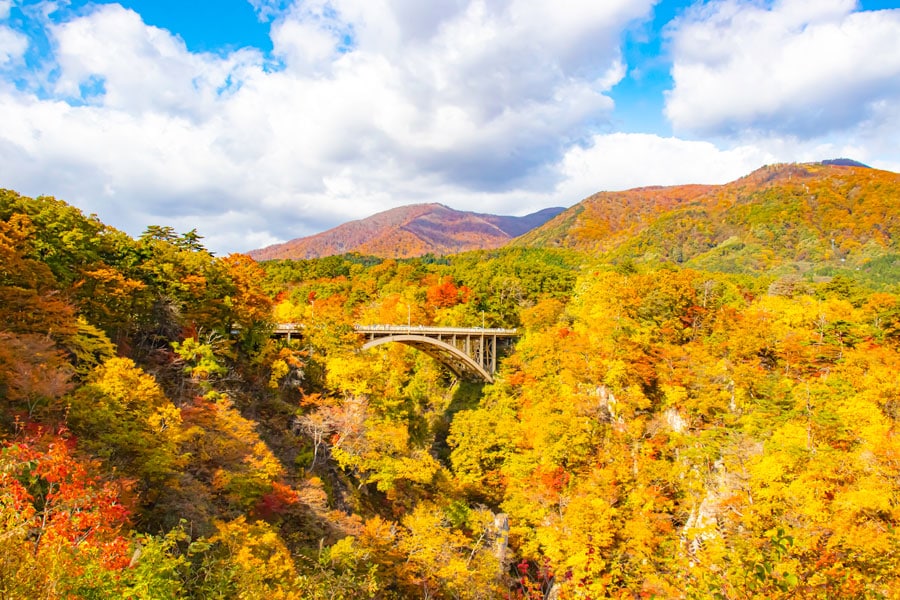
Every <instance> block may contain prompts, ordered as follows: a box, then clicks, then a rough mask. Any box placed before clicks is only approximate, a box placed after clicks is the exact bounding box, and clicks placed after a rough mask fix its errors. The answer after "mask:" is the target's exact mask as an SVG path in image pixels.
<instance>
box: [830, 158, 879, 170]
mask: <svg viewBox="0 0 900 600" xmlns="http://www.w3.org/2000/svg"><path fill="white" fill-rule="evenodd" d="M822 164H823V165H834V166H837V167H864V168H866V169H871V168H872V167H870V166H869V165H865V164H863V163H861V162H859V161H858V160H853V159H852V158H831V159H828V160H823V161H822Z"/></svg>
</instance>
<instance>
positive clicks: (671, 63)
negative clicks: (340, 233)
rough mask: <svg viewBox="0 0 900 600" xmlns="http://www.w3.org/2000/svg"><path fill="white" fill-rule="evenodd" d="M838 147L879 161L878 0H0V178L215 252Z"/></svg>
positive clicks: (885, 152)
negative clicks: (409, 210)
mask: <svg viewBox="0 0 900 600" xmlns="http://www.w3.org/2000/svg"><path fill="white" fill-rule="evenodd" d="M837 157H849V158H853V159H856V160H859V161H861V162H864V163H866V164H869V165H871V166H873V167H876V168H881V169H887V170H891V171H900V0H896V1H894V2H889V1H878V0H871V1H870V0H863V1H854V0H706V1H702V0H698V1H692V0H427V1H423V0H190V1H188V0H120V1H119V2H113V1H96V0H95V1H86V0H0V187H2V188H7V189H12V190H16V191H17V192H19V193H21V194H24V195H27V196H32V197H34V196H38V195H50V196H55V197H57V198H60V199H63V200H65V201H67V202H69V203H71V204H73V205H75V206H77V207H79V208H80V209H82V210H83V211H84V212H85V213H88V214H91V213H93V214H97V215H98V216H99V217H100V219H101V220H103V221H104V222H105V223H107V224H110V225H113V226H115V227H117V228H119V229H122V230H124V231H126V232H127V233H129V234H131V235H140V233H141V232H142V231H144V229H145V228H146V227H147V226H148V225H168V226H172V227H174V228H175V229H176V230H177V231H180V232H186V231H189V230H191V229H194V228H196V229H197V231H198V232H199V233H200V235H202V236H204V242H205V244H206V246H207V247H208V248H209V249H210V250H212V251H214V252H216V253H218V254H227V253H230V252H243V251H247V250H250V249H254V248H260V247H263V246H266V245H269V244H272V243H276V242H280V241H285V240H289V239H292V238H296V237H301V236H306V235H311V234H314V233H317V232H320V231H323V230H326V229H329V228H331V227H334V226H336V225H339V224H341V223H343V222H346V221H349V220H354V219H360V218H364V217H367V216H369V215H372V214H375V213H377V212H380V211H382V210H387V209H389V208H393V207H396V206H400V205H406V204H415V203H423V202H439V203H442V204H445V205H447V206H450V207H452V208H455V209H458V210H471V211H476V212H487V213H493V214H508V215H524V214H527V213H530V212H534V211H537V210H540V209H542V208H546V207H549V206H571V205H573V204H575V203H577V202H578V201H580V200H581V199H583V198H585V197H587V196H589V195H591V194H593V193H596V192H599V191H607V190H621V189H628V188H632V187H638V186H645V185H674V184H681V183H726V182H728V181H731V180H734V179H736V178H738V177H741V176H742V175H745V174H747V173H749V172H751V171H752V170H754V169H756V168H758V167H760V166H763V165H765V164H771V163H776V162H795V161H797V162H806V161H818V160H822V159H827V158H837Z"/></svg>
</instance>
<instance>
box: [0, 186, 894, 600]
mask: <svg viewBox="0 0 900 600" xmlns="http://www.w3.org/2000/svg"><path fill="white" fill-rule="evenodd" d="M876 174H877V172H876ZM757 175H758V174H757ZM748 185H749V184H748ZM698 192H700V193H707V192H706V191H704V190H699V189H698V188H683V192H679V193H681V194H682V195H683V196H684V200H683V202H684V203H687V202H690V201H691V200H690V198H692V197H693V196H692V194H695V193H698ZM666 202H669V203H671V205H672V206H673V207H676V208H675V210H681V209H679V208H677V206H680V205H681V203H682V200H679V197H676V196H672V197H671V198H670V199H669V200H666ZM651 212H652V211H651ZM647 214H648V215H649V214H650V212H648V213H647ZM648 218H649V217H648ZM615 227H618V228H619V229H618V230H623V229H625V228H627V227H630V225H627V223H624V221H623V224H617V225H615ZM888 229H889V227H888ZM632 235H638V236H639V235H641V234H640V231H639V228H636V229H635V230H634V231H633V232H632ZM854 235H855V234H854ZM623 239H626V241H627V240H628V239H631V238H623ZM612 251H614V249H613V250H611V252H612ZM659 263H662V261H659ZM839 268H840V267H836V270H835V273H837V275H835V276H824V275H822V273H821V272H820V271H817V269H816V268H812V269H809V270H807V271H806V273H800V274H798V275H797V276H796V277H794V278H790V279H785V278H784V277H782V276H781V274H780V273H778V272H773V273H765V272H764V273H752V272H751V273H728V272H722V271H721V270H701V269H696V268H686V267H684V266H679V265H677V264H675V262H674V261H668V264H658V263H657V262H655V261H649V260H643V261H642V260H630V261H626V260H621V261H618V262H613V261H610V260H609V255H608V254H604V253H603V252H591V253H580V252H577V251H574V250H567V249H548V248H519V247H515V248H505V249H502V250H493V251H479V252H471V253H465V254H460V255H455V256H450V257H444V258H435V257H433V256H426V257H422V258H418V259H411V260H392V259H387V260H386V259H377V258H373V257H367V256H361V255H346V256H333V257H328V258H323V259H315V260H300V261H271V262H266V263H261V264H257V263H255V262H253V261H252V260H251V259H249V258H248V257H245V256H241V255H232V256H229V257H224V258H217V257H214V256H211V255H210V254H209V253H208V252H206V251H205V250H204V249H203V247H202V239H200V237H199V236H198V235H197V234H196V232H189V233H187V234H177V233H175V232H174V231H172V230H171V229H168V228H165V227H157V226H154V227H149V228H148V230H147V232H146V233H145V235H143V236H142V237H141V238H139V239H136V240H135V239H131V238H129V237H128V236H125V235H124V234H122V233H121V232H118V231H116V230H114V229H111V228H109V227H107V226H105V225H103V224H102V223H101V222H100V221H98V220H97V219H95V218H88V217H85V216H83V215H82V214H81V213H80V212H79V211H77V210H75V209H73V208H72V207H70V206H68V205H66V204H65V203H63V202H61V201H58V200H54V199H52V198H38V199H30V198H24V197H21V196H18V195H17V194H15V193H13V192H2V195H0V402H2V406H0V437H2V450H0V466H2V468H0V497H2V499H3V500H2V502H0V513H2V516H3V519H2V520H0V528H2V536H0V546H2V549H3V551H2V552H0V594H2V595H3V596H4V597H10V598H38V597H47V598H70V597H103V598H105V597H131V598H266V597H272V598H420V597H429V598H454V599H455V598H484V599H488V598H519V599H525V598H528V599H538V598H548V597H555V598H604V597H612V598H633V597H647V598H650V597H661V598H710V597H712V598H716V597H718V598H760V599H762V598H879V597H883V598H892V597H896V596H897V593H898V592H900V579H898V577H900V575H898V570H897V566H896V565H897V556H898V552H900V533H898V531H900V528H898V525H900V459H898V457H900V445H898V444H900V442H898V436H897V434H896V431H897V419H898V418H900V409H898V406H900V404H898V403H900V399H898V396H897V384H896V373H897V370H898V368H900V288H898V284H900V270H898V269H896V268H893V267H888V268H885V270H884V272H883V273H882V276H881V277H880V279H879V280H878V281H874V280H873V279H872V278H871V277H870V276H869V275H868V274H867V273H865V272H864V271H863V270H859V271H857V270H855V268H854V269H848V268H846V267H844V268H843V269H842V270H840V271H838V270H837V269H839ZM407 320H410V321H411V322H412V323H413V324H422V325H426V324H436V325H448V326H468V327H481V326H483V325H486V326H488V327H492V326H504V327H518V328H519V329H520V332H521V334H522V336H521V338H520V341H519V343H518V345H517V346H516V348H515V349H514V350H513V351H511V353H510V354H508V355H507V356H505V357H504V358H503V360H502V364H501V370H500V373H499V374H498V375H497V378H496V381H495V383H494V384H493V385H489V386H481V385H476V384H474V383H472V382H465V381H457V380H456V379H455V378H454V377H453V376H452V374H451V373H450V372H449V371H448V370H447V369H445V368H443V367H442V366H441V365H440V364H438V363H436V362H435V361H434V360H432V359H431V358H429V357H427V356H425V355H423V354H421V353H418V352H416V351H415V350H412V349H410V348H406V347H404V346H397V345H390V344H388V345H385V346H381V347H379V348H376V349H372V350H370V351H367V352H359V347H360V345H361V340H359V339H358V337H357V336H356V335H355V334H354V332H353V330H352V326H353V324H357V323H382V324H387V323H394V324H405V323H407ZM275 322H295V323H299V324H301V325H302V336H301V337H300V339H297V338H294V339H292V340H284V339H272V338H270V336H269V333H270V331H271V328H272V325H273V323H275Z"/></svg>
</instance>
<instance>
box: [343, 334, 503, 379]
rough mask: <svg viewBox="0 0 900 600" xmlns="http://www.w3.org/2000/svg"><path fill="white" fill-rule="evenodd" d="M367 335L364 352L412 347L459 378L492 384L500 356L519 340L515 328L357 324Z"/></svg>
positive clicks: (363, 347)
mask: <svg viewBox="0 0 900 600" xmlns="http://www.w3.org/2000/svg"><path fill="white" fill-rule="evenodd" d="M354 329H356V331H357V333H359V334H361V335H363V336H365V338H366V342H365V343H364V344H363V346H362V349H363V350H368V349H369V348H374V347H375V346H380V345H381V344H388V343H397V344H404V345H406V346H411V347H412V348H415V349H416V350H420V351H422V352H424V353H425V354H427V355H429V356H431V357H432V358H434V359H436V360H438V361H440V362H441V363H443V364H444V365H445V366H446V367H447V368H448V369H450V370H451V371H453V373H454V374H455V375H456V376H457V377H461V378H466V379H476V380H478V379H480V380H482V381H485V382H487V383H493V381H494V374H495V373H496V372H497V361H498V357H499V356H500V354H501V353H502V352H503V351H504V350H506V349H507V348H509V347H510V346H512V345H513V344H514V343H515V341H516V340H517V339H518V337H519V333H518V330H516V329H485V328H480V327H472V328H469V327H429V326H404V325H356V326H355V327H354Z"/></svg>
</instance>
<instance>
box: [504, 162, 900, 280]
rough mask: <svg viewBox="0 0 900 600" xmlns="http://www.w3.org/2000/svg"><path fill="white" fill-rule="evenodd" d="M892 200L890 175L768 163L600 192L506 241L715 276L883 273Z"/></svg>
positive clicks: (895, 229) (899, 186)
mask: <svg viewBox="0 0 900 600" xmlns="http://www.w3.org/2000/svg"><path fill="white" fill-rule="evenodd" d="M898 200H900V174H897V173H894V172H891V171H882V170H878V169H873V168H870V167H867V166H860V165H845V164H835V163H834V162H826V161H823V162H818V163H784V164H775V165H768V166H764V167H762V168H760V169H757V170H755V171H753V172H751V173H749V174H747V175H745V176H743V177H741V178H738V179H736V180H734V181H732V182H729V183H726V184H722V185H682V186H670V187H643V188H635V189H632V190H625V191H620V192H600V193H597V194H594V195H592V196H589V197H588V198H585V199H584V200H582V201H581V202H579V203H578V204H575V205H573V206H572V207H570V208H569V209H567V210H566V211H564V212H563V213H561V214H559V215H557V216H556V217H555V218H553V219H551V220H550V221H548V222H547V223H545V224H544V225H542V226H541V227H538V228H535V229H534V230H532V231H530V232H528V233H526V234H525V235H523V236H521V237H519V238H517V239H516V240H514V241H513V242H512V245H515V246H529V247H559V248H567V249H571V250H576V251H583V252H589V253H592V254H594V255H597V258H599V259H601V260H605V261H610V262H614V263H622V262H631V261H633V262H638V263H642V262H643V263H653V264H660V263H674V264H677V265H683V266H686V267H694V268H698V269H706V270H714V271H725V272H748V273H762V272H770V271H771V272H774V273H778V274H782V275H788V274H803V273H812V274H816V273H821V274H826V273H827V272H830V270H833V269H835V268H840V269H844V268H853V269H863V270H865V269H867V268H875V266H876V265H880V266H878V268H879V269H883V270H884V269H887V270H892V269H896V268H898V267H900V202H898ZM881 263H883V264H881ZM895 265H896V266H895Z"/></svg>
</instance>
